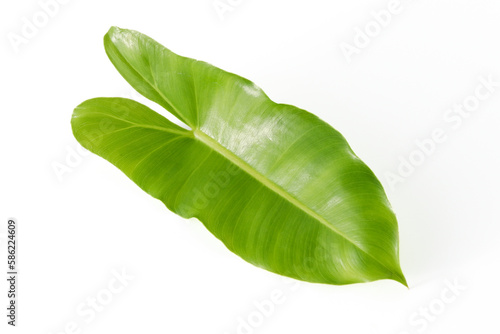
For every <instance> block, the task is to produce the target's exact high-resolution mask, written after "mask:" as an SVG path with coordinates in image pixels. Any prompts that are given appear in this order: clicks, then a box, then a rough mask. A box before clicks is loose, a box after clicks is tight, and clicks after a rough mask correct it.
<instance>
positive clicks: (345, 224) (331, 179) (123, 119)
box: [71, 28, 406, 285]
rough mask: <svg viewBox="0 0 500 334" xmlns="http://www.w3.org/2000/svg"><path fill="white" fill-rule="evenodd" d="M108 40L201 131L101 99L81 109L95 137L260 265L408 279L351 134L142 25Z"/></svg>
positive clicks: (83, 132)
mask: <svg viewBox="0 0 500 334" xmlns="http://www.w3.org/2000/svg"><path fill="white" fill-rule="evenodd" d="M104 44H105V48H106V52H107V54H108V56H109V58H110V60H111V61H112V63H113V64H114V65H115V67H116V68H117V69H118V71H119V72H120V73H121V75H122V76H123V77H124V78H125V79H126V80H127V81H128V82H129V83H130V84H131V85H132V86H133V87H134V88H135V89H136V90H137V91H138V92H140V93H141V94H143V95H144V96H146V97H147V98H149V99H151V100H152V101H154V102H156V103H158V104H160V105H161V106H163V107H164V108H165V109H167V110H168V111H169V112H171V113H172V114H173V115H175V116H176V117H177V118H178V119H179V120H181V121H182V122H184V123H185V124H186V125H187V126H189V127H190V130H186V129H184V128H182V127H180V126H177V125H175V124H174V123H172V122H170V121H169V120H167V119H166V118H164V117H163V116H161V115H159V114H158V113H156V112H154V111H153V110H151V109H149V108H148V107H146V106H144V105H142V104H139V103H137V102H135V101H132V100H128V99H122V98H97V99H91V100H88V101H85V102H83V103H82V104H81V105H79V106H78V107H77V108H76V109H75V110H74V113H73V118H72V122H71V123H72V127H73V133H74V135H75V137H76V138H77V140H78V141H79V142H80V143H81V144H82V145H83V146H84V147H86V148H87V149H89V150H90V151H92V152H94V153H96V154H98V155H100V156H101V157H103V158H105V159H106V160H108V161H110V162H111V163H112V164H114V165H115V166H117V167H118V168H119V169H121V170H122V171H123V172H124V173H125V174H126V175H127V176H128V177H129V178H130V179H131V180H133V181H134V182H135V183H136V184H137V185H139V187H141V188H142V189H143V190H144V191H146V192H147V193H149V194H150V195H152V196H153V197H155V198H157V199H159V200H161V201H162V202H163V203H165V205H166V206H167V207H168V208H169V209H170V210H171V211H173V212H175V213H177V214H178V215H180V216H182V217H186V218H189V217H196V218H198V219H199V220H200V221H201V222H202V223H203V224H204V225H205V226H206V228H207V229H208V230H209V231H210V232H211V233H213V234H214V235H215V236H216V237H217V238H219V239H220V240H221V241H222V242H223V243H224V244H225V245H226V247H227V248H229V249H230V250H231V251H232V252H234V253H236V254H237V255H239V256H240V257H242V258H243V259H245V260H246V261H248V262H250V263H252V264H254V265H256V266H258V267H261V268H264V269H267V270H269V271H272V272H275V273H278V274H281V275H285V276H289V277H293V278H296V279H300V280H304V281H309V282H318V283H329V284H348V283H357V282H366V281H373V280H379V279H393V280H396V281H398V282H401V283H402V284H404V285H406V280H405V278H404V276H403V274H402V271H401V268H400V265H399V254H398V252H399V251H398V226H397V221H396V218H395V216H394V213H393V212H392V210H391V207H390V204H389V202H388V200H387V198H386V195H385V193H384V190H383V188H382V186H381V184H380V182H379V181H378V180H377V178H376V177H375V175H374V174H373V172H372V171H371V170H370V169H369V168H368V167H367V166H366V165H365V164H364V163H363V162H362V161H361V160H360V159H359V158H358V157H357V156H356V155H355V154H354V153H353V152H352V150H351V148H350V147H349V145H348V143H347V142H346V140H345V139H344V137H343V136H342V135H341V134H340V133H339V132H337V131H336V130H335V129H333V128H332V127H331V126H330V125H328V124H327V123H325V122H324V121H322V120H320V119H319V118H318V117H316V116H314V115H313V114H310V113H308V112H306V111H304V110H302V109H299V108H296V107H294V106H290V105H285V104H278V103H275V102H273V101H271V100H270V99H269V98H268V97H267V96H266V94H264V92H263V91H262V90H261V89H260V88H259V87H257V86H256V85H255V84H253V83H252V82H250V81H248V80H246V79H244V78H242V77H239V76H237V75H235V74H232V73H228V72H225V71H223V70H221V69H219V68H217V67H214V66H212V65H210V64H207V63H205V62H202V61H197V60H194V59H190V58H185V57H181V56H179V55H177V54H175V53H173V52H171V51H170V50H168V49H166V48H165V47H163V46H162V45H160V44H158V43H157V42H155V41H154V40H152V39H151V38H149V37H147V36H145V35H143V34H140V33H138V32H136V31H131V30H124V29H119V28H111V29H110V31H109V32H108V33H107V34H106V36H105V38H104Z"/></svg>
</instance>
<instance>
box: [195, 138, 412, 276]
mask: <svg viewBox="0 0 500 334" xmlns="http://www.w3.org/2000/svg"><path fill="white" fill-rule="evenodd" d="M193 134H194V137H195V138H196V139H198V140H199V141H200V142H202V143H203V144H205V145H207V146H208V147H209V148H211V149H212V150H214V151H216V152H217V153H219V154H221V155H222V156H223V157H225V158H226V159H228V160H229V161H231V162H232V163H234V164H235V165H236V166H238V167H239V168H241V169H242V170H243V171H245V172H246V173H248V174H249V175H250V176H252V177H253V178H255V179H256V180H257V181H259V182H260V183H262V184H263V185H264V186H266V187H267V188H269V189H270V190H271V191H273V192H275V193H276V194H278V195H279V196H281V197H282V198H284V199H285V200H287V201H288V202H290V203H291V204H293V205H294V206H295V207H297V208H298V209H300V210H301V211H303V212H304V213H306V214H307V215H309V216H311V217H312V218H314V219H316V220H317V221H319V222H320V223H321V224H323V225H325V226H326V227H327V228H328V229H330V230H331V231H333V232H334V233H336V234H337V235H339V236H340V237H342V238H344V239H345V240H347V241H348V242H349V243H351V244H352V245H353V246H354V247H356V248H358V249H359V250H360V251H361V252H363V253H364V254H366V255H368V256H369V257H370V258H372V259H373V260H374V261H375V262H376V263H379V264H380V265H382V266H383V267H384V268H386V269H387V270H389V272H391V273H392V274H393V275H394V276H397V277H398V278H400V279H402V280H403V281H405V280H404V277H401V276H400V275H399V273H397V272H396V271H394V270H392V269H390V268H388V267H387V266H386V265H385V264H384V263H382V262H380V261H379V260H377V259H376V258H375V257H374V256H373V255H371V254H370V253H369V252H367V251H365V250H364V249H363V248H361V247H360V246H359V245H357V244H356V243H355V242H354V240H352V239H350V238H349V237H348V236H347V235H345V234H344V233H343V232H342V231H340V230H338V229H336V228H335V227H334V226H332V225H331V224H329V222H328V220H326V219H325V218H323V217H322V216H321V215H320V214H318V213H317V212H316V211H314V210H313V209H311V208H310V207H308V206H307V205H306V204H304V203H302V202H301V201H300V200H299V199H297V198H295V197H294V196H292V195H291V194H290V193H289V192H287V191H286V190H285V189H283V188H282V187H280V186H279V185H277V184H276V183H274V182H273V181H271V180H270V179H269V178H267V177H266V176H265V175H263V174H262V173H260V172H259V171H257V170H256V169H255V168H254V167H252V166H250V165H249V164H248V163H247V162H246V161H244V160H243V159H241V158H240V157H238V156H237V155H236V154H234V153H233V152H231V151H230V150H228V149H227V148H225V147H224V146H223V145H221V144H220V143H219V142H218V141H216V140H215V139H213V138H212V137H210V136H209V135H207V134H206V133H204V132H203V131H201V130H199V129H193Z"/></svg>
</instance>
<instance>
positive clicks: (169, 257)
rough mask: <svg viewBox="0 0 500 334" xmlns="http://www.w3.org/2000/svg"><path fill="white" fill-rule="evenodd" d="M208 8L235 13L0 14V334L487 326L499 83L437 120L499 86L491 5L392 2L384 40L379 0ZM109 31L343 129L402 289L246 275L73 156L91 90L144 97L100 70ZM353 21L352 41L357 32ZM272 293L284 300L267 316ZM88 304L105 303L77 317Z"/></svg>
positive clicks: (90, 6)
mask: <svg viewBox="0 0 500 334" xmlns="http://www.w3.org/2000/svg"><path fill="white" fill-rule="evenodd" d="M47 1H48V0H42V3H45V2H47ZM221 2H222V3H223V4H229V6H231V8H230V9H231V10H228V11H226V12H224V13H223V14H222V16H221V15H219V14H220V13H218V12H217V10H216V9H215V8H214V1H213V0H191V1H187V0H182V1H152V0H143V1H128V0H120V1H118V0H112V1H96V0H87V1H79V0H69V1H66V3H64V4H62V0H61V3H60V4H59V5H58V8H57V9H54V8H52V13H51V14H52V16H51V17H48V16H46V15H45V14H43V9H42V7H43V6H42V5H41V4H40V2H38V1H35V0H29V1H27V0H23V1H4V2H2V5H1V8H0V22H1V30H2V31H1V37H2V38H1V42H0V43H1V48H2V49H1V61H0V73H1V94H2V95H1V96H2V98H1V100H0V103H1V116H0V117H1V119H0V136H1V137H0V145H1V157H2V160H1V165H0V168H1V172H0V177H1V194H0V196H1V202H0V220H1V221H2V224H1V226H2V227H1V231H0V233H2V234H1V235H0V236H2V237H3V240H1V242H2V244H1V245H0V247H1V262H2V263H3V264H2V266H1V267H2V268H5V262H6V259H5V257H6V256H5V248H6V246H5V233H4V232H5V231H6V228H5V222H6V221H7V218H9V217H15V218H17V220H18V222H19V238H20V239H19V246H20V248H19V260H20V267H19V271H20V279H19V287H18V288H19V300H18V302H19V307H20V309H19V318H18V321H19V323H18V327H17V328H15V329H14V330H13V329H12V328H10V326H7V325H6V324H5V323H6V317H5V315H4V313H5V312H6V311H5V307H4V305H5V306H6V303H7V298H6V291H7V286H6V284H5V283H6V282H5V280H4V279H2V280H1V282H2V283H1V284H0V289H1V290H0V296H1V298H0V305H2V306H1V309H2V310H4V311H2V315H1V316H0V319H2V320H1V322H2V323H1V325H0V328H1V330H0V332H1V333H14V332H19V333H31V334H33V333H43V334H48V333H137V332H139V333H141V332H151V333H207V334H212V333H221V334H222V333H229V334H233V333H247V334H248V333H262V334H265V333H318V334H322V333H332V334H333V333H353V334H358V333H381V334H382V333H383V334H392V333H394V334H401V333H411V334H413V333H486V332H488V333H493V332H495V331H497V330H498V314H499V311H500V307H499V303H498V300H499V297H500V292H499V289H498V276H499V274H500V269H499V260H498V258H499V256H500V245H499V243H498V238H499V232H500V227H499V211H498V210H499V209H498V207H499V204H498V202H499V197H500V196H499V190H498V189H499V187H500V176H499V173H498V171H499V163H500V158H499V149H498V144H499V139H500V132H499V127H500V115H499V113H498V109H499V107H500V86H497V87H494V88H493V89H492V93H490V94H489V95H488V96H487V98H484V99H483V100H482V101H479V105H478V106H474V105H472V107H470V106H469V108H470V109H474V110H473V111H472V112H470V113H469V115H468V116H467V117H465V116H464V117H462V116H460V120H458V119H457V118H456V117H457V115H458V114H451V113H450V111H448V110H449V109H450V108H453V106H454V105H456V104H461V103H463V102H464V101H467V103H472V104H473V103H474V101H476V102H477V101H478V100H477V99H475V97H474V94H475V93H476V87H478V86H480V85H481V79H480V78H481V77H483V78H488V76H491V78H492V79H493V80H497V81H500V41H499V36H498V32H499V31H500V20H499V18H500V2H498V1H495V0H490V1H487V0H468V1H465V0H447V1H443V0H441V1H440V0H413V1H410V0H401V3H400V6H399V10H398V11H397V13H396V14H392V15H391V19H390V22H389V23H388V24H387V22H386V24H385V25H386V26H384V27H382V28H380V31H377V27H380V24H378V23H375V24H374V22H376V21H375V19H374V16H373V14H372V12H374V11H375V12H380V11H381V10H386V9H387V8H388V6H389V3H390V1H387V0H383V1H381V0H378V1H369V0H362V1H361V0H360V1H326V0H325V1H319V0H313V1H291V0H286V1H285V0H279V1H276V0H275V1H265V0H232V1H230V0H222V1H221ZM40 13H42V14H40ZM44 15H45V16H44ZM44 17H45V18H47V17H48V19H47V20H46V22H44ZM34 21H35V23H36V24H38V25H39V27H38V28H37V31H36V32H33V31H32V32H31V35H30V34H27V35H26V33H27V31H26V29H27V28H26V27H25V28H24V30H25V31H24V33H25V35H24V36H23V26H26V25H27V24H29V23H26V22H32V23H33V22H34ZM386 21H387V20H386ZM112 25H117V26H119V27H122V28H129V29H135V30H139V31H141V32H143V33H145V34H147V35H150V36H151V37H153V38H154V39H156V40H158V41H159V42H161V43H162V44H164V45H165V46H167V47H168V48H170V49H171V50H173V51H174V52H176V53H179V54H181V55H185V56H189V57H193V58H197V59H202V60H205V61H208V62H210V63H212V64H214V65H216V66H219V67H221V68H223V69H226V70H229V71H232V72H235V73H238V74H240V75H242V76H244V77H247V78H249V79H250V80H252V81H254V82H255V83H256V84H257V85H259V86H260V87H262V88H263V89H264V91H265V92H266V93H267V94H268V95H269V96H270V97H271V98H272V99H273V100H275V101H277V102H282V103H288V104H293V105H296V106H299V107H301V108H304V109H306V110H309V111H311V112H313V113H315V114H317V115H319V116H320V117H321V118H322V119H324V120H326V121H327V122H328V123H330V124H332V125H333V126H334V127H335V128H336V129H338V130H339V131H340V132H342V133H343V134H344V135H345V136H346V138H347V139H348V140H349V142H350V144H351V146H352V147H353V149H354V151H355V152H356V153H357V154H358V155H359V156H360V157H361V158H362V159H363V160H364V161H365V162H366V163H367V164H368V165H369V166H370V167H371V168H372V169H373V171H374V172H375V173H376V174H377V175H378V177H379V178H380V180H381V181H382V183H383V184H384V187H385V188H386V191H387V194H388V197H389V199H390V201H391V203H392V205H393V208H394V210H395V212H396V214H397V216H398V220H399V227H400V249H401V264H402V268H403V271H404V273H405V275H406V277H407V279H408V282H409V285H410V289H409V290H408V289H406V288H405V287H403V286H402V285H400V284H398V283H396V282H394V281H378V282H373V283H367V284H357V285H350V286H328V285H318V284H308V283H298V284H295V282H296V281H293V280H289V279H283V278H281V277H279V276H277V275H275V274H272V273H269V272H266V271H264V270H261V269H258V268H256V267H253V266H252V265H250V264H248V263H246V262H244V261H243V260H241V259H240V258H238V257H237V256H236V255H234V254H232V253H231V252H229V251H228V250H226V249H225V247H224V246H223V245H222V243H221V242H219V241H218V240H217V239H216V238H215V237H213V236H212V235H210V233H208V232H207V231H206V230H205V228H204V227H203V225H202V224H201V223H200V222H198V221H194V220H193V221H189V220H183V219H181V218H179V217H177V216H176V215H174V214H173V213H171V212H169V211H168V210H167V209H166V208H165V207H164V206H163V205H162V203H160V202H159V201H157V200H154V199H153V198H151V197H150V196H149V195H147V194H146V193H144V192H143V191H141V190H140V189H139V188H138V187H137V186H136V185H135V184H133V182H132V181H130V180H129V179H127V178H126V177H125V175H123V174H122V173H121V172H120V171H119V170H118V169H116V168H115V167H114V166H112V165H111V164H109V163H108V162H106V161H105V160H103V159H101V158H99V157H97V156H94V155H91V154H84V155H82V153H84V152H83V151H80V148H79V145H78V143H77V142H76V140H75V139H74V138H73V136H72V133H71V127H70V118H71V113H72V110H73V108H74V107H75V106H76V105H78V104H79V103H81V102H82V101H84V100H85V99H88V98H92V97H97V96H125V97H132V98H134V99H137V100H139V101H143V100H144V99H141V98H140V97H138V96H137V94H135V93H134V92H133V90H132V89H131V88H130V87H129V86H128V84H127V83H126V82H125V80H124V79H122V78H121V77H120V75H119V74H118V72H117V71H116V70H115V69H114V67H113V66H112V64H111V63H110V62H109V61H108V59H107V57H106V54H105V52H104V48H103V46H102V37H103V35H104V34H105V33H106V31H107V30H108V29H109V27H110V26H112ZM367 27H368V28H369V29H372V30H370V33H371V35H372V37H369V38H368V41H366V40H365V41H364V44H366V45H364V44H363V43H361V42H363V41H362V38H361V37H359V36H357V34H358V35H359V30H358V29H361V30H363V29H365V28H367ZM13 36H15V37H13ZM14 38H17V41H19V40H20V38H24V40H22V43H21V42H20V43H21V44H19V45H17V44H16V43H13V42H12V40H13V39H14ZM356 38H358V40H357V41H355V39H356ZM360 38H361V42H360ZM355 42H357V43H358V46H363V47H359V48H358V53H356V54H354V55H352V57H346V56H345V54H344V53H343V52H342V47H345V46H346V45H347V44H350V45H352V46H353V47H356V44H355ZM360 43H361V44H360ZM348 58H350V59H348ZM349 60H350V61H349ZM479 90H480V92H482V93H485V92H487V91H486V90H485V88H484V87H482V88H479ZM154 108H155V109H156V110H157V111H158V112H161V113H164V114H167V113H166V112H165V111H162V110H161V108H158V107H157V106H154ZM452 116H453V117H455V118H454V121H451V120H450V119H449V118H448V121H447V120H446V119H445V117H452ZM459 122H460V123H459ZM436 129H441V131H442V132H443V133H444V135H443V136H444V137H445V140H441V142H440V143H437V144H434V146H435V147H434V148H432V145H428V146H427V148H428V150H427V154H426V155H424V153H422V149H420V148H419V146H418V145H417V144H416V141H424V142H425V141H426V140H428V139H429V138H432V133H433V132H434V131H436ZM437 131H439V130H437ZM74 151H76V152H77V156H75V155H74V153H71V152H74ZM78 152H80V153H78ZM419 152H420V153H419ZM410 158H412V159H413V161H414V162H415V161H417V162H418V164H419V165H418V166H416V167H413V170H410V172H409V171H408V170H407V171H406V172H407V173H404V174H405V175H404V177H402V179H398V180H399V181H401V182H398V183H396V184H393V186H391V184H390V183H391V182H390V180H389V179H388V175H391V174H388V173H394V174H392V175H393V176H394V175H397V173H398V168H401V166H400V164H401V162H400V161H401V160H400V159H403V160H406V161H409V159H410ZM68 159H69V160H68ZM415 159H416V160H415ZM61 165H65V166H66V167H67V170H65V171H66V172H65V173H64V174H62V175H59V177H58V175H57V173H56V172H55V170H54V166H59V167H60V166H61ZM406 167H407V169H408V166H406ZM122 270H125V271H126V273H127V275H129V276H133V278H131V279H130V280H129V281H127V282H126V286H120V284H119V283H117V282H115V281H114V279H113V277H114V275H115V274H116V272H121V271H122ZM2 271H4V270H3V269H2ZM114 273H115V274H114ZM2 277H4V276H3V274H2ZM447 282H448V283H447ZM110 283H111V284H112V287H114V288H115V289H118V288H119V289H118V290H121V291H120V292H116V293H112V292H110V291H109V287H108V285H109V284H110ZM450 284H458V285H459V287H458V289H456V291H452V290H450V289H449V287H448V285H450ZM115 291H116V290H115ZM271 295H281V298H280V299H279V302H276V301H275V302H273V305H272V307H271V306H270V303H271V302H270V301H269V300H270V298H271ZM96 297H98V300H99V298H100V300H101V302H105V303H107V304H106V305H105V306H103V307H102V311H100V312H97V311H89V310H91V308H90V307H89V306H88V305H87V302H88V301H89V300H91V299H92V298H96ZM256 303H257V304H259V305H265V307H266V308H267V311H262V310H259V307H258V306H256ZM78 309H79V310H80V311H78ZM82 312H83V313H82ZM92 312H94V314H93V316H92ZM263 313H265V314H263ZM243 323H244V324H243ZM75 328H76V329H75ZM6 329H7V330H6Z"/></svg>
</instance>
